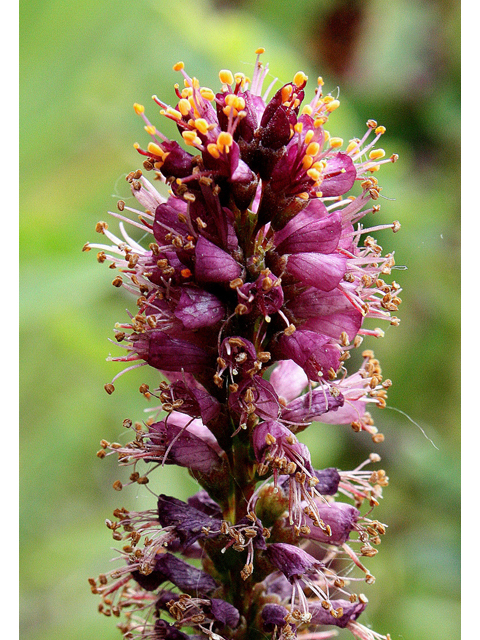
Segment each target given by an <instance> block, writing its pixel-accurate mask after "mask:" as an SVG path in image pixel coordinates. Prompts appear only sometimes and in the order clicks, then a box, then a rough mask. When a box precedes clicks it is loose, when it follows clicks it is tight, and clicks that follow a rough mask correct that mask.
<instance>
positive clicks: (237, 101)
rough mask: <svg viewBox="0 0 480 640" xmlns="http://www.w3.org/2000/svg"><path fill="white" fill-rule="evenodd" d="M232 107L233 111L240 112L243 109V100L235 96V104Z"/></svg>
mask: <svg viewBox="0 0 480 640" xmlns="http://www.w3.org/2000/svg"><path fill="white" fill-rule="evenodd" d="M233 106H234V107H235V109H238V110H239V111H241V110H242V109H245V100H244V99H243V98H242V97H241V96H236V99H235V104H234V105H233Z"/></svg>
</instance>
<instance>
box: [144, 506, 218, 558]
mask: <svg viewBox="0 0 480 640" xmlns="http://www.w3.org/2000/svg"><path fill="white" fill-rule="evenodd" d="M157 506H158V519H159V521H160V524H161V525H162V527H174V530H175V535H176V536H177V538H178V539H179V540H180V542H181V544H182V545H183V547H184V548H187V547H189V546H190V545H192V544H193V543H194V542H196V541H197V540H198V539H200V538H205V537H207V536H208V535H209V534H208V533H207V532H206V531H207V530H208V531H209V530H210V529H213V531H216V532H217V533H218V531H219V530H220V527H221V524H222V521H221V519H215V518H212V517H211V516H209V515H206V514H205V513H204V512H203V511H199V510H198V509H196V508H195V507H193V506H191V505H189V504H187V503H186V502H182V500H178V499H177V498H173V497H171V496H165V495H163V494H161V495H160V496H158V502H157Z"/></svg>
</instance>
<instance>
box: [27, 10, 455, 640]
mask: <svg viewBox="0 0 480 640" xmlns="http://www.w3.org/2000/svg"><path fill="white" fill-rule="evenodd" d="M459 14H460V3H457V2H450V1H448V0H422V1H421V2H418V1H417V0H389V1H388V2H385V1H381V0H348V1H342V0H235V1H230V2H227V1H226V0H195V2H194V1H193V0H177V2H172V3H170V2H166V1H163V0H150V1H149V0H131V1H130V2H120V1H116V2H115V1H114V0H82V2H75V3H67V2H62V1H61V0H23V2H21V6H20V19H21V61H20V63H21V113H20V115H21V134H20V135H21V157H20V180H21V200H20V202H21V230H20V234H21V235H20V238H21V249H22V264H21V284H22V289H21V313H20V318H21V385H20V389H21V394H20V395H21V401H22V407H21V418H22V427H21V428H22V432H21V443H22V448H21V449H22V450H21V515H22V517H21V617H22V621H21V625H22V626H21V637H22V639H23V640H47V639H48V640H60V639H62V640H63V639H68V640H85V639H93V638H102V640H110V639H112V640H113V639H115V638H120V633H119V631H118V630H116V629H115V620H108V619H106V618H104V617H102V616H100V615H99V614H98V613H97V612H96V607H97V597H96V596H93V595H91V594H90V591H89V586H88V583H87V578H88V577H89V576H95V577H96V576H97V575H98V574H99V573H100V572H103V571H107V570H109V569H110V568H112V565H110V562H109V560H110V558H111V557H113V556H114V555H115V552H114V551H112V550H111V549H110V548H111V547H112V546H114V542H113V541H112V539H111V536H110V534H109V532H108V530H107V529H106V528H105V526H104V520H105V518H106V517H111V514H112V511H113V509H114V508H116V507H119V506H126V507H128V508H129V509H134V510H135V509H136V510H141V509H143V508H150V507H152V505H153V500H154V499H153V496H151V494H149V492H148V490H147V489H146V488H145V487H144V488H136V487H135V486H134V487H131V488H129V489H128V488H127V489H126V490H124V491H123V493H122V494H118V493H116V492H115V491H114V490H113V489H112V483H113V481H114V480H116V479H117V478H121V479H123V480H125V479H126V476H127V472H126V471H124V470H118V469H117V467H116V462H115V460H114V459H113V458H107V459H106V460H103V461H101V460H99V459H98V458H97V457H96V455H95V453H96V451H97V449H98V448H99V441H100V439H101V438H106V439H108V440H118V439H121V438H122V437H124V436H123V435H122V420H123V419H124V418H126V417H129V418H131V419H132V420H141V419H142V418H143V416H144V413H143V411H144V409H145V406H146V401H145V400H144V398H143V397H142V396H141V394H140V393H138V391H137V390H138V387H139V385H140V384H141V383H142V382H148V383H149V384H151V385H153V386H155V383H156V382H158V381H157V380H156V379H155V376H154V374H153V372H147V371H146V370H145V369H140V370H139V371H134V372H132V373H131V374H127V375H126V376H124V377H123V378H120V379H119V380H118V382H117V383H116V387H117V390H116V392H115V393H114V394H113V395H112V396H108V395H107V394H105V392H104V390H103V385H104V384H105V383H106V382H109V381H110V380H111V379H112V377H113V376H114V375H115V374H116V373H117V372H118V371H119V370H120V366H119V365H117V364H115V363H108V362H106V357H107V356H108V355H109V354H110V353H112V354H114V355H118V351H119V350H118V348H116V347H115V346H114V345H112V344H111V343H109V342H108V341H107V338H108V337H113V333H112V327H113V325H114V323H115V322H117V321H122V320H124V319H126V317H127V316H126V313H125V309H126V308H127V307H128V308H130V309H132V310H133V307H134V304H135V303H134V301H133V300H130V299H128V298H127V296H125V295H123V294H122V293H119V291H118V290H117V289H114V288H113V287H111V286H110V282H111V280H112V272H109V271H108V270H107V268H106V265H103V266H102V265H99V264H97V262H96V260H95V252H91V253H82V252H81V248H82V246H83V245H84V243H85V242H86V241H88V240H90V241H96V240H97V236H96V234H95V223H96V222H97V221H98V220H100V219H108V217H107V210H108V209H112V208H113V207H114V206H115V203H116V199H117V198H119V197H123V198H125V197H128V196H129V191H128V188H127V186H128V185H127V184H126V182H125V180H124V177H125V175H126V173H128V172H129V171H131V170H132V169H136V168H138V167H139V166H141V162H140V158H139V157H138V154H137V153H136V151H135V150H134V149H133V146H132V145H133V142H135V141H137V140H138V141H139V142H140V143H143V144H146V142H147V140H148V136H147V134H146V133H145V132H144V131H143V127H142V122H141V120H140V119H139V118H138V117H137V116H136V115H135V113H134V111H133V109H132V104H133V103H134V102H140V103H143V104H145V105H146V109H147V113H148V114H149V116H150V117H151V119H152V120H153V121H154V122H155V123H156V124H157V125H158V126H159V127H160V128H161V129H162V130H163V131H164V132H165V133H167V134H168V135H175V132H174V130H173V129H172V128H171V127H168V126H167V125H168V124H169V123H166V125H164V123H162V122H160V116H159V115H158V110H157V108H156V107H155V106H154V104H153V103H152V102H151V101H150V97H151V95H152V94H153V93H155V94H157V95H159V96H161V97H162V98H163V99H164V100H165V101H167V102H170V103H172V104H173V103H174V102H175V96H174V93H173V84H174V83H175V82H178V81H179V76H178V74H175V73H174V72H173V71H172V65H173V64H174V63H175V62H177V61H178V60H183V61H184V62H185V65H186V68H187V70H188V72H189V73H191V74H192V75H195V76H196V77H198V78H199V79H200V80H201V83H202V85H206V86H211V87H212V88H214V89H215V88H216V87H217V86H218V76H217V73H218V70H219V69H223V68H229V69H231V70H232V71H233V72H236V71H244V72H245V73H246V74H247V75H248V74H249V72H250V70H251V69H252V66H253V61H254V57H255V56H254V51H255V49H256V48H257V47H260V46H262V47H265V49H266V53H265V55H264V60H265V61H268V62H269V63H270V69H271V76H272V78H273V77H278V78H279V83H284V82H287V81H289V80H290V79H291V78H292V76H293V74H294V73H295V72H296V71H298V70H300V69H301V70H303V71H304V72H305V73H307V75H308V76H309V77H310V78H311V80H312V82H311V85H309V86H311V90H312V95H313V87H314V86H315V79H316V77H317V75H322V76H323V78H324V80H325V87H324V89H325V91H326V92H329V91H332V92H333V93H334V94H335V95H336V94H337V91H338V89H337V87H340V99H341V102H342V106H341V108H340V109H339V110H337V111H336V112H335V113H334V114H333V115H332V117H331V120H330V123H329V129H330V131H331V133H332V134H333V135H339V136H341V137H344V138H345V140H348V139H349V138H351V137H354V136H361V135H363V131H364V130H365V122H366V120H367V119H369V118H374V119H376V120H377V121H378V122H379V124H383V125H385V126H386V128H387V134H386V135H385V136H384V137H383V139H382V146H383V147H384V148H385V150H386V152H387V155H390V154H391V153H394V152H395V153H398V154H399V155H400V160H399V162H398V163H397V164H395V165H387V166H385V167H383V168H382V170H381V172H380V173H379V174H377V176H378V178H379V180H380V184H381V186H382V187H383V191H382V195H383V196H385V198H384V199H382V200H381V205H382V210H381V211H380V213H378V214H376V216H377V218H378V219H381V221H385V222H389V221H391V220H394V219H398V220H400V222H401V223H402V229H401V231H400V232H399V233H398V234H396V235H393V234H392V233H391V232H382V233H378V234H376V236H375V237H376V238H377V240H378V242H379V243H380V244H381V245H382V246H383V247H384V249H385V250H387V251H389V250H393V249H394V250H395V255H396V262H397V265H399V266H400V267H401V266H403V265H406V266H407V267H408V269H406V270H405V269H399V270H398V272H397V271H395V272H394V274H393V277H394V279H395V280H396V281H397V282H400V283H401V284H402V285H403V287H404V291H403V293H402V295H401V297H402V298H403V300H404V303H403V305H402V306H401V308H400V311H399V314H398V315H399V316H400V317H401V324H400V326H399V327H398V328H394V327H382V328H384V329H386V335H385V338H384V339H383V340H379V341H374V339H371V341H370V342H369V341H368V340H367V341H366V342H365V343H364V344H365V346H366V347H368V348H372V349H374V350H375V354H376V355H377V357H379V359H380V361H381V362H382V365H383V370H384V374H385V377H388V378H391V379H392V380H393V382H394V385H393V387H392V388H391V390H390V393H389V407H390V408H387V409H385V410H383V411H377V413H376V415H375V418H376V423H377V425H378V426H379V428H380V430H381V431H382V432H383V433H384V434H385V442H384V443H383V444H381V445H373V443H372V442H371V440H370V439H369V437H368V436H367V435H366V434H354V433H353V432H351V431H350V429H349V428H347V427H330V426H329V427H327V426H320V425H318V426H316V425H314V426H312V427H311V428H310V429H309V430H307V432H305V434H304V441H305V442H306V443H307V444H308V445H309V446H310V447H311V449H312V457H313V462H314V465H315V466H317V467H322V466H332V465H336V466H338V467H341V468H344V469H351V468H353V467H354V466H356V464H358V463H359V462H361V461H362V460H363V459H364V458H366V457H367V456H368V453H369V452H370V451H374V450H375V451H377V452H378V453H380V455H381V456H382V466H383V467H384V468H385V469H386V471H387V473H388V475H389V477H390V486H389V487H388V488H387V489H386V490H385V494H384V495H385V499H384V501H383V502H382V503H381V505H380V507H379V508H378V510H377V511H376V517H377V518H378V519H379V520H381V521H382V522H386V523H387V524H388V525H389V529H388V533H387V535H386V536H385V539H384V541H383V543H382V545H381V547H380V553H379V554H378V555H377V556H376V557H375V558H373V559H370V561H369V562H368V566H369V568H370V569H371V571H372V572H373V573H374V574H375V576H376V577H377V583H376V585H375V586H374V587H369V586H368V585H365V587H364V592H365V594H366V595H367V596H368V598H369V600H370V605H369V609H368V611H367V612H366V613H365V614H364V615H363V616H362V622H363V623H364V624H371V625H372V626H373V627H374V628H375V630H377V631H379V632H381V633H386V632H390V633H391V637H392V640H397V639H400V638H403V639H411V640H444V639H445V638H453V637H458V633H459V631H458V629H459V603H458V601H459V595H458V593H459V482H460V480H459V447H460V443H459V440H460V435H459V431H460V429H459V406H460V399H459V357H460V356H459V298H460V284H459V216H460V214H459V118H460V116H459V101H460V95H459V94H460V89H459V84H460V71H459V57H460V49H459V40H460V38H459V20H460V16H459ZM277 86H280V84H279V85H277ZM307 89H308V86H307ZM155 114H157V115H155ZM374 223H376V220H375V221H374ZM112 226H115V225H114V223H113V221H112ZM423 432H424V433H425V434H426V435H424V433H423ZM431 441H433V443H434V445H435V446H434V445H433V444H432V442H431ZM152 489H153V490H154V491H156V492H157V493H160V492H165V493H172V494H173V495H176V496H177V497H179V498H184V499H185V498H186V497H187V496H188V495H191V494H192V493H194V492H195V490H196V488H195V484H194V482H193V480H191V479H190V478H189V477H188V475H187V474H186V473H183V470H180V469H175V468H170V467H169V468H165V469H164V470H163V471H162V472H160V471H159V472H157V475H156V476H154V478H153V481H152ZM339 637H340V638H346V637H350V636H349V634H348V633H347V632H344V631H341V632H340V635H339Z"/></svg>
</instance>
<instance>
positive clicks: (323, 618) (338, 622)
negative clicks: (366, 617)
mask: <svg viewBox="0 0 480 640" xmlns="http://www.w3.org/2000/svg"><path fill="white" fill-rule="evenodd" d="M330 604H331V605H332V608H333V609H334V610H335V611H336V612H337V615H338V617H336V616H335V617H334V616H332V614H331V613H330V610H327V609H324V607H323V606H322V603H321V602H311V603H309V607H308V609H309V612H310V613H311V614H312V619H311V621H310V624H328V625H332V624H333V625H335V626H336V627H340V628H341V629H344V628H345V627H346V626H347V624H348V623H349V622H350V621H351V620H356V619H357V618H358V616H359V615H360V614H361V613H362V611H364V610H365V607H366V606H367V605H366V604H365V603H363V602H353V603H352V602H350V601H349V600H330ZM339 614H340V615H339Z"/></svg>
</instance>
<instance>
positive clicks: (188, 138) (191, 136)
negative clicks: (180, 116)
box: [182, 131, 202, 146]
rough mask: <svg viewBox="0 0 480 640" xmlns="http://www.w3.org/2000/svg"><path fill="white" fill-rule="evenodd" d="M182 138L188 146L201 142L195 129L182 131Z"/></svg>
mask: <svg viewBox="0 0 480 640" xmlns="http://www.w3.org/2000/svg"><path fill="white" fill-rule="evenodd" d="M182 138H183V139H184V140H185V142H186V143H187V144H188V145H190V146H193V145H194V144H201V142H202V141H201V140H200V138H199V137H198V136H197V134H196V133H195V131H182Z"/></svg>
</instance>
